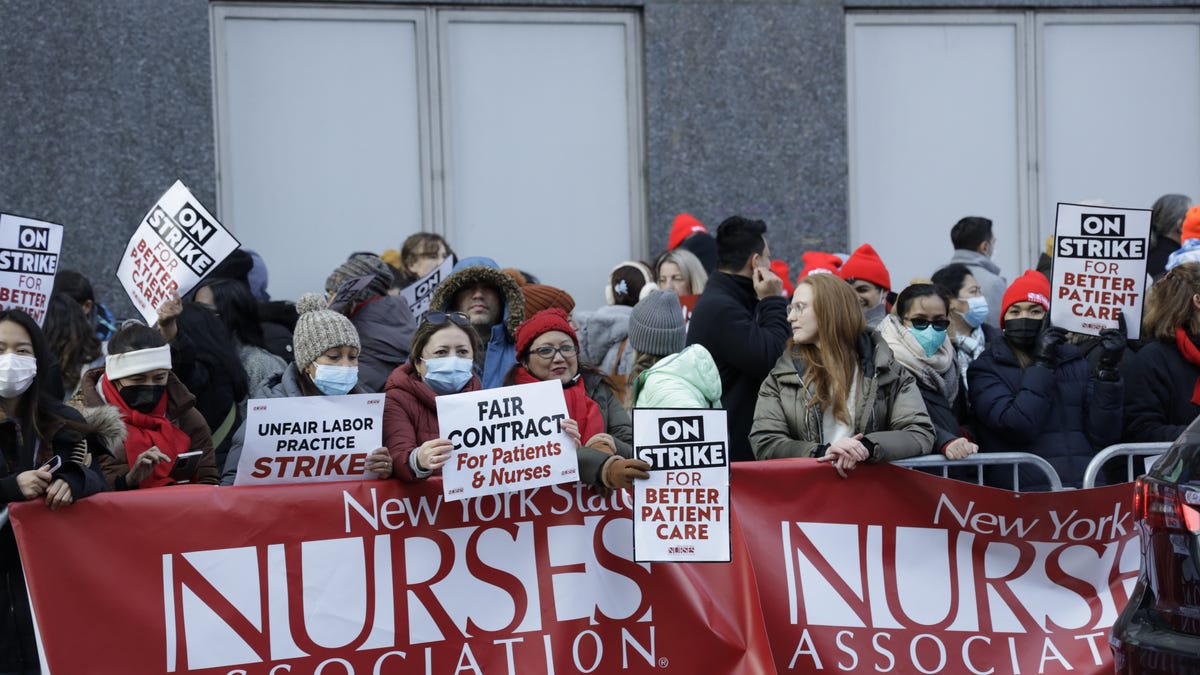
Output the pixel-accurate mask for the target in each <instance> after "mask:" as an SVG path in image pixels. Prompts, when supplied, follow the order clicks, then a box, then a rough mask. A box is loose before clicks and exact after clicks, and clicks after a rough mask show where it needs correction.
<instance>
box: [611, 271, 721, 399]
mask: <svg viewBox="0 0 1200 675" xmlns="http://www.w3.org/2000/svg"><path fill="white" fill-rule="evenodd" d="M686 339H687V330H686V326H685V324H684V321H683V308H682V307H680V305H679V296H678V295H676V294H675V291H672V290H666V291H653V292H651V293H650V294H649V295H647V296H646V297H645V298H643V299H642V300H641V301H639V302H638V304H637V306H636V307H634V308H633V312H632V313H631V314H630V316H629V346H630V347H632V348H633V350H634V364H633V371H632V373H631V375H632V381H633V395H632V396H631V397H630V401H632V404H633V406H634V407H638V408H720V407H721V374H720V372H718V371H717V364H716V362H715V361H713V358H712V355H711V354H709V353H708V350H707V349H705V348H704V347H703V346H702V345H699V344H694V345H691V346H689V347H687V348H685V347H684V345H685V343H686Z"/></svg>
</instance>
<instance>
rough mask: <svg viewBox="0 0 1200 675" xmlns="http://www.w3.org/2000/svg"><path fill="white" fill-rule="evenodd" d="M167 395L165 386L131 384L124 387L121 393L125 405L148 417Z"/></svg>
mask: <svg viewBox="0 0 1200 675" xmlns="http://www.w3.org/2000/svg"><path fill="white" fill-rule="evenodd" d="M166 393H167V385H165V384H130V385H127V386H125V387H122V388H121V391H120V394H121V398H122V399H124V400H125V405H127V406H129V407H130V408H133V409H134V410H136V411H138V412H140V413H143V414H146V415H149V414H150V413H151V412H153V411H154V406H156V405H158V402H159V401H160V400H162V397H163V395H164V394H166Z"/></svg>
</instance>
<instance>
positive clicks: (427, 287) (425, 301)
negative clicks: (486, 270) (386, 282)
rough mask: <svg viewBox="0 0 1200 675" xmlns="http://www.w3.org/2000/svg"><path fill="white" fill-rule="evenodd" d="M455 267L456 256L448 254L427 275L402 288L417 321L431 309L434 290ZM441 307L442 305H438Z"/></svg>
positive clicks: (402, 294) (403, 295) (401, 291)
mask: <svg viewBox="0 0 1200 675" xmlns="http://www.w3.org/2000/svg"><path fill="white" fill-rule="evenodd" d="M452 269H454V257H453V256H446V259H445V260H443V261H442V264H441V265H438V266H437V267H435V268H433V271H432V272H430V273H429V274H426V275H425V276H423V277H421V278H420V279H417V280H416V281H414V282H412V283H411V284H409V285H407V286H405V287H404V288H402V289H400V297H402V298H404V301H405V302H407V303H408V307H409V309H411V310H412V315H413V318H414V319H416V320H417V323H420V322H421V317H423V316H425V313H426V312H428V311H429V302H430V301H431V300H432V299H433V291H434V289H436V288H437V287H438V284H440V283H442V280H443V279H445V278H446V277H448V276H450V270H452ZM438 309H441V307H438Z"/></svg>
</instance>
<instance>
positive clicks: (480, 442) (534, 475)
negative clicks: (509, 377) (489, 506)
mask: <svg viewBox="0 0 1200 675" xmlns="http://www.w3.org/2000/svg"><path fill="white" fill-rule="evenodd" d="M435 401H436V402H437V413H438V428H440V429H441V431H442V437H443V438H446V439H448V440H449V441H450V442H452V443H453V444H454V452H453V453H451V455H450V460H449V461H447V462H446V464H445V466H443V467H442V476H443V478H444V479H445V480H444V483H443V484H444V486H445V490H446V499H448V500H458V499H465V498H467V497H475V496H480V495H491V494H496V493H499V492H514V491H516V490H526V489H529V488H534V487H539V486H542V485H554V484H556V483H565V482H567V481H573V480H576V479H577V478H578V477H579V468H578V465H577V462H576V458H575V448H574V444H573V443H572V441H571V439H570V438H568V437H567V435H566V434H565V433H563V430H562V421H563V420H564V419H566V418H567V402H566V399H564V398H563V393H562V383H561V382H559V381H558V380H547V381H545V382H534V383H532V384H520V385H517V386H515V387H501V388H499V389H485V390H483V391H472V392H466V393H463V394H451V395H448V396H438V397H437V398H436V399H435ZM585 440H586V439H585Z"/></svg>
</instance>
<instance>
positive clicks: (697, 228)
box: [667, 213, 708, 251]
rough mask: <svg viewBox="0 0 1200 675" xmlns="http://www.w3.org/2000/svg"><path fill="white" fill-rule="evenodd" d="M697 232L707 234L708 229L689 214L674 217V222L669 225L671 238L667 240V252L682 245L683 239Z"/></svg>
mask: <svg viewBox="0 0 1200 675" xmlns="http://www.w3.org/2000/svg"><path fill="white" fill-rule="evenodd" d="M697 232H703V233H705V234H708V228H707V227H705V226H704V223H702V222H700V221H698V220H696V218H695V217H694V216H693V215H692V214H690V213H681V214H679V215H677V216H675V222H674V223H672V224H671V238H670V239H668V240H667V250H668V251H670V250H671V249H673V248H675V247H676V246H678V245H680V244H682V243H683V240H684V239H687V238H688V237H690V236H692V235H693V234H696V233H697Z"/></svg>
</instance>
